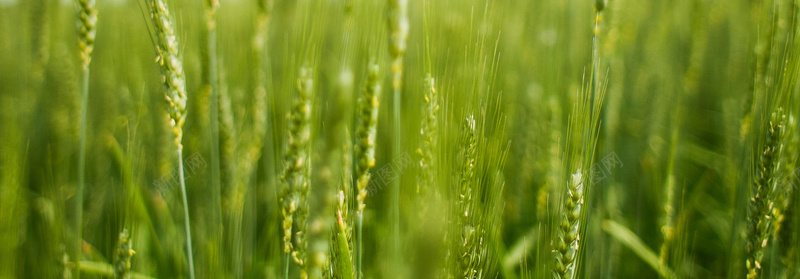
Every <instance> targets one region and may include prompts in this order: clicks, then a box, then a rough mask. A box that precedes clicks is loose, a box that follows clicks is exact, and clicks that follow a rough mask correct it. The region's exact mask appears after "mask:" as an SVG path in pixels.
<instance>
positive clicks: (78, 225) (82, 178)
mask: <svg viewBox="0 0 800 279" xmlns="http://www.w3.org/2000/svg"><path fill="white" fill-rule="evenodd" d="M88 104H89V66H88V65H87V66H86V67H84V68H83V76H82V77H81V120H80V121H81V128H80V143H79V144H78V193H77V194H76V195H75V229H76V233H75V237H76V240H75V241H74V243H73V245H75V248H74V249H75V252H74V253H73V257H75V258H74V259H73V260H74V261H75V263H76V265H79V263H80V258H81V248H80V247H81V242H82V239H83V192H84V189H85V187H86V174H85V172H86V115H87V111H88V110H89V109H88V107H87V106H88ZM75 278H78V279H79V278H81V272H80V268H77V267H76V268H75Z"/></svg>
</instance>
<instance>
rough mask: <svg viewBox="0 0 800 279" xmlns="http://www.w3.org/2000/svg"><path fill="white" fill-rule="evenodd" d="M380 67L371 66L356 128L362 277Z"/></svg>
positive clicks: (373, 157)
mask: <svg viewBox="0 0 800 279" xmlns="http://www.w3.org/2000/svg"><path fill="white" fill-rule="evenodd" d="M378 75H379V68H378V65H376V64H371V65H370V66H369V75H368V78H367V84H366V87H365V88H364V95H363V96H362V98H361V100H360V101H359V117H358V127H357V128H356V145H355V147H354V149H355V156H356V179H357V180H356V187H357V191H358V194H357V196H356V202H357V209H358V212H357V213H356V214H357V217H356V218H358V220H357V224H356V230H357V235H356V238H357V243H356V245H357V246H358V259H357V261H356V265H357V266H356V272H357V276H358V277H359V278H360V276H361V275H360V274H361V268H362V265H361V263H362V262H361V259H362V255H363V245H362V240H363V238H364V237H363V235H362V231H361V228H362V226H363V219H364V209H366V207H367V206H366V202H365V201H366V198H367V186H369V181H370V174H369V170H370V169H371V168H372V167H374V166H375V137H376V136H377V132H376V131H377V125H378V108H379V107H380V97H381V83H380V79H379V76H378Z"/></svg>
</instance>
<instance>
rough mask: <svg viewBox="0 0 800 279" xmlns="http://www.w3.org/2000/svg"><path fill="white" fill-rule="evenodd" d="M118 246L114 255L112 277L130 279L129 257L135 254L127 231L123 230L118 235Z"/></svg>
mask: <svg viewBox="0 0 800 279" xmlns="http://www.w3.org/2000/svg"><path fill="white" fill-rule="evenodd" d="M118 245H119V246H117V252H116V253H115V254H114V276H115V277H116V278H130V276H131V257H133V255H134V254H136V252H134V251H133V243H132V242H131V239H130V234H128V229H123V230H122V232H121V233H120V234H119V244H118Z"/></svg>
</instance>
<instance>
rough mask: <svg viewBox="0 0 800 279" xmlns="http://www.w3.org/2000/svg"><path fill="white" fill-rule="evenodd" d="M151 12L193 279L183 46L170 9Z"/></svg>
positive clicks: (159, 5)
mask: <svg viewBox="0 0 800 279" xmlns="http://www.w3.org/2000/svg"><path fill="white" fill-rule="evenodd" d="M147 6H148V8H149V9H150V18H151V19H152V22H153V26H154V33H155V37H156V38H155V40H154V41H155V44H156V46H155V47H156V52H157V54H158V60H157V62H158V63H159V65H160V66H161V72H162V74H163V76H164V77H163V82H164V95H165V99H166V101H167V106H168V107H167V112H168V114H169V118H170V125H171V126H172V132H173V133H174V134H175V146H176V148H177V153H178V154H177V155H178V156H177V157H178V172H179V174H178V177H179V183H180V188H181V189H180V190H181V199H182V200H183V219H184V230H185V231H186V255H187V261H188V265H189V278H192V279H194V278H195V273H194V258H193V255H192V254H193V251H194V250H193V249H192V230H191V227H192V226H191V220H190V219H189V199H188V197H187V195H186V181H185V177H184V172H185V170H184V167H183V144H182V140H183V124H184V123H185V121H186V78H185V77H184V73H183V63H182V62H181V56H180V52H179V50H180V46H179V44H178V39H177V37H176V35H175V27H174V25H173V23H172V17H171V16H170V13H169V9H168V8H167V5H166V3H164V1H162V0H151V1H148V2H147Z"/></svg>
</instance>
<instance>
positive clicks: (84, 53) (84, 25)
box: [72, 0, 97, 278]
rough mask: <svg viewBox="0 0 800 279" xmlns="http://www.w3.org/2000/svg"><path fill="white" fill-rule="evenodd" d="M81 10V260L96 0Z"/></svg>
mask: <svg viewBox="0 0 800 279" xmlns="http://www.w3.org/2000/svg"><path fill="white" fill-rule="evenodd" d="M78 6H79V7H80V12H79V15H78V19H79V21H80V25H79V26H80V27H79V28H80V30H79V31H80V41H79V47H80V51H81V61H82V67H81V69H82V72H81V118H80V125H81V126H80V141H79V143H78V144H79V145H78V192H77V194H76V195H75V230H76V234H75V235H76V237H77V239H76V240H75V241H74V243H73V245H76V246H74V247H75V252H74V253H73V255H72V256H73V257H75V260H76V261H78V262H79V261H80V255H81V252H80V246H81V241H82V239H83V196H84V191H85V190H84V189H85V188H86V125H87V124H86V117H87V114H88V110H89V107H88V106H89V64H90V63H91V62H92V51H93V50H94V40H95V36H96V32H97V26H96V25H97V9H95V0H80V1H78ZM75 278H80V269H78V268H76V269H75Z"/></svg>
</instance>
